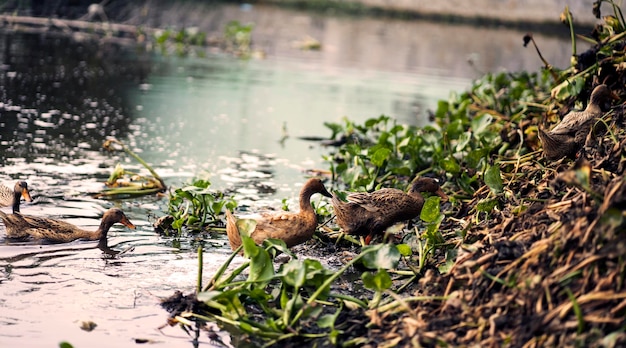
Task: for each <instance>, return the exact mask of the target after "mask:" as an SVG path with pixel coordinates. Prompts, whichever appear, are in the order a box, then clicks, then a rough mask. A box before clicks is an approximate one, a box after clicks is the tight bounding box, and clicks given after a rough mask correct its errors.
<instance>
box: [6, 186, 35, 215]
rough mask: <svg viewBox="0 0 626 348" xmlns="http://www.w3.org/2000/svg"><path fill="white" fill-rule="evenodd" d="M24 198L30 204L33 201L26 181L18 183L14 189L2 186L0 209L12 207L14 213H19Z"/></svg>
mask: <svg viewBox="0 0 626 348" xmlns="http://www.w3.org/2000/svg"><path fill="white" fill-rule="evenodd" d="M22 197H23V198H24V199H25V200H26V201H28V202H30V201H32V198H31V197H30V192H29V191H28V184H27V183H26V181H18V182H16V183H15V186H14V187H13V189H11V188H9V187H7V186H4V185H0V207H8V206H10V205H12V206H13V212H14V213H16V212H19V211H20V199H21V198H22Z"/></svg>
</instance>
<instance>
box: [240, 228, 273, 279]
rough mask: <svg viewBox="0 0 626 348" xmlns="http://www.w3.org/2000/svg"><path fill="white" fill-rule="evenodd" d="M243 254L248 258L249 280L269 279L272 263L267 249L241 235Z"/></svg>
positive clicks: (271, 272)
mask: <svg viewBox="0 0 626 348" xmlns="http://www.w3.org/2000/svg"><path fill="white" fill-rule="evenodd" d="M241 241H242V243H243V250H244V255H245V256H246V257H248V258H249V259H250V273H249V274H248V281H249V282H256V281H269V280H271V278H272V277H273V276H274V265H273V264H272V260H271V258H270V254H269V253H268V252H267V250H265V249H263V248H261V247H260V246H258V245H256V244H254V241H253V240H252V238H250V237H247V236H243V235H242V236H241Z"/></svg>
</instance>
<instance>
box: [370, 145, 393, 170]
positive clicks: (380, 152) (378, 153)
mask: <svg viewBox="0 0 626 348" xmlns="http://www.w3.org/2000/svg"><path fill="white" fill-rule="evenodd" d="M389 155H391V150H389V149H388V148H384V147H381V148H378V149H376V150H375V151H374V153H372V154H370V160H371V161H372V164H373V165H375V166H377V167H382V166H383V164H384V163H385V161H386V160H387V159H388V158H389Z"/></svg>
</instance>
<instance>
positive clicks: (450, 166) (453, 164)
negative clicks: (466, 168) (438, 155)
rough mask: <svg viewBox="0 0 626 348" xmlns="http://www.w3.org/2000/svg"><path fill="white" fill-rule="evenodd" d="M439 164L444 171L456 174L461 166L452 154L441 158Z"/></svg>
mask: <svg viewBox="0 0 626 348" xmlns="http://www.w3.org/2000/svg"><path fill="white" fill-rule="evenodd" d="M439 166H440V167H441V169H443V170H444V171H445V172H447V173H450V174H458V173H459V172H460V171H461V166H460V165H459V164H458V163H457V161H456V160H455V159H454V157H452V156H449V157H446V158H443V159H441V160H440V161H439Z"/></svg>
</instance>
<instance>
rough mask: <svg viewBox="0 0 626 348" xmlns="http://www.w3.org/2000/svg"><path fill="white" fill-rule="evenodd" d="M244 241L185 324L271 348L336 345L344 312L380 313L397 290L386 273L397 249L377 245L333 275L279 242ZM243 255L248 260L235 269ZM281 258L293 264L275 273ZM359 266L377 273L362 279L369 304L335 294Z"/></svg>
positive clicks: (394, 263) (394, 261)
mask: <svg viewBox="0 0 626 348" xmlns="http://www.w3.org/2000/svg"><path fill="white" fill-rule="evenodd" d="M242 227H243V228H245V226H242ZM242 241H243V244H242V246H241V247H240V248H238V249H237V250H235V251H234V252H233V254H232V255H231V257H230V258H229V259H228V260H227V261H226V262H225V263H224V264H223V265H222V266H221V267H220V269H219V270H218V271H217V272H216V273H215V274H214V275H213V277H212V278H211V279H210V281H209V282H208V284H207V285H206V286H204V288H202V291H199V292H198V294H197V300H198V301H200V302H202V303H203V307H202V308H203V309H202V310H200V311H197V312H194V313H193V314H190V316H188V317H187V318H186V319H189V318H190V317H192V318H194V320H200V321H217V322H219V323H222V324H224V325H228V326H230V327H234V328H236V329H237V330H239V331H240V332H241V333H244V334H247V335H250V336H251V337H250V339H252V340H253V341H257V340H259V339H261V340H262V341H264V342H265V343H266V345H273V344H276V343H278V342H281V341H285V340H289V339H292V338H294V337H300V339H309V340H313V339H316V340H328V341H329V342H335V343H336V342H337V341H338V339H339V338H340V337H342V336H343V335H344V333H345V332H344V330H345V329H346V323H342V322H340V321H338V317H339V315H340V314H341V313H342V311H343V310H344V309H345V308H351V309H352V310H361V311H364V310H366V309H368V308H369V309H374V308H376V307H378V305H379V303H380V302H381V300H382V299H383V293H384V292H385V291H386V290H388V289H389V288H390V287H391V285H392V284H391V278H390V276H389V274H388V273H387V271H386V270H390V269H394V268H396V267H397V265H398V262H399V258H400V253H399V251H398V249H397V248H396V247H395V246H393V245H389V244H378V245H373V246H367V247H365V248H363V250H362V251H361V253H360V254H358V255H357V256H355V257H354V258H353V259H352V260H350V261H349V262H347V263H346V264H345V265H344V266H343V267H341V268H340V269H338V270H330V269H327V268H325V267H324V266H322V264H321V263H320V262H319V261H317V260H313V259H304V260H300V259H298V258H297V257H296V256H295V255H294V254H292V253H291V252H290V251H289V249H287V247H286V246H285V244H284V242H282V241H280V240H275V239H270V240H267V241H265V242H264V243H263V245H262V246H258V245H256V244H255V243H254V241H252V239H250V238H249V237H247V236H245V233H243V234H242ZM240 250H243V252H244V255H245V257H246V259H247V260H246V261H244V262H243V263H242V264H241V265H239V266H236V265H233V264H232V262H233V260H234V257H235V255H237V254H238V253H239V251H240ZM279 253H285V254H287V255H289V256H290V257H291V260H290V261H288V262H286V263H283V264H282V265H280V266H279V267H278V269H275V268H274V259H275V257H276V256H277V255H278V254H279ZM200 259H201V258H200ZM357 264H360V265H363V266H364V267H366V268H368V269H373V270H376V272H375V273H365V275H363V278H364V284H365V286H366V287H367V288H371V289H372V290H373V291H374V296H373V298H372V300H370V301H368V300H362V299H358V298H356V297H352V296H349V295H346V294H342V293H340V292H337V291H336V290H334V289H333V287H334V284H335V283H336V282H337V281H338V279H339V278H340V277H342V276H345V274H346V272H349V270H351V269H352V268H353V267H354V266H355V265H357ZM199 269H200V271H201V269H202V268H201V267H200V268H199ZM228 270H231V271H230V272H229V271H228ZM245 271H247V276H246V275H244V272H245ZM201 278H202V277H201V275H200V274H199V276H198V279H201ZM199 288H200V284H199ZM368 302H369V303H368ZM176 318H177V319H176V320H178V321H177V322H178V323H180V324H184V325H191V324H192V323H191V322H189V321H188V320H187V321H186V320H185V318H183V317H181V316H178V317H176Z"/></svg>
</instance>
